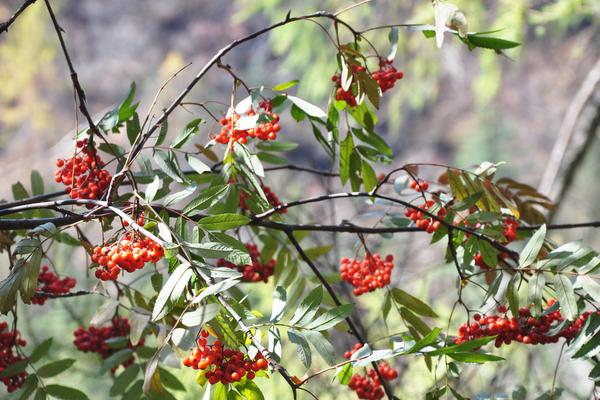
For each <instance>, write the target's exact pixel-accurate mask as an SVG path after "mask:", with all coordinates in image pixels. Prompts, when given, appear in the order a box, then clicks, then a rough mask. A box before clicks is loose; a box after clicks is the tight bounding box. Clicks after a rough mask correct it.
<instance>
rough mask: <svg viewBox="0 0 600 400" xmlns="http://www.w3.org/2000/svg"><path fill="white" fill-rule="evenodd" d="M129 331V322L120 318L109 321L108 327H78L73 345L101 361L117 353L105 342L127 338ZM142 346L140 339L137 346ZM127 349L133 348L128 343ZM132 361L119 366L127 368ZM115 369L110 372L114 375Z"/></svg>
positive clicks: (126, 361) (131, 359)
mask: <svg viewBox="0 0 600 400" xmlns="http://www.w3.org/2000/svg"><path fill="white" fill-rule="evenodd" d="M130 330H131V326H130V325H129V320H128V319H127V318H121V317H119V316H117V317H114V318H113V319H112V320H111V323H110V325H106V326H102V327H95V326H90V327H89V328H87V329H84V328H83V327H79V328H78V329H77V330H76V331H75V332H74V333H73V334H74V335H75V340H74V342H73V343H74V344H75V347H77V349H78V350H79V351H83V352H84V353H98V354H100V356H101V357H102V358H103V359H105V358H108V357H110V356H111V355H112V354H113V353H115V352H116V351H118V349H111V348H110V346H109V344H108V343H107V340H108V339H111V338H117V337H128V336H129V332H130ZM143 345H144V340H143V339H142V340H140V342H139V343H138V344H137V346H143ZM129 347H131V348H133V347H134V346H132V345H131V343H129ZM134 361H135V360H134V358H133V356H132V357H131V358H129V359H127V360H125V361H123V363H122V364H121V365H123V367H124V368H127V367H128V366H130V365H131V364H133V362H134ZM116 369H117V367H115V368H113V369H112V372H113V373H114V371H115V370H116Z"/></svg>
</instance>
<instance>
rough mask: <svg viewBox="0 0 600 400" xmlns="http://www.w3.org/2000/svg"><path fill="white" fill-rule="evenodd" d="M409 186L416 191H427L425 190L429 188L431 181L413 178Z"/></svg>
mask: <svg viewBox="0 0 600 400" xmlns="http://www.w3.org/2000/svg"><path fill="white" fill-rule="evenodd" d="M409 186H410V188H411V189H413V190H414V191H415V192H425V191H427V189H429V182H427V181H421V182H418V181H416V180H414V179H413V180H411V181H410V184H409Z"/></svg>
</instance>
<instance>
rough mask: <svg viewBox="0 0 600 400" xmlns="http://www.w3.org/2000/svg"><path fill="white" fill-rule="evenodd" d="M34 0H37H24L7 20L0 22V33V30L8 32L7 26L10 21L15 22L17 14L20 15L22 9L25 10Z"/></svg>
mask: <svg viewBox="0 0 600 400" xmlns="http://www.w3.org/2000/svg"><path fill="white" fill-rule="evenodd" d="M36 1H37V0H26V1H25V2H24V3H23V4H22V5H21V7H19V9H18V10H17V11H15V13H14V14H13V15H12V17H10V18H9V19H8V21H6V22H2V23H0V35H1V34H2V32H8V27H9V26H11V25H12V23H13V22H15V21H16V19H17V18H19V15H21V13H22V12H23V11H25V10H26V9H27V7H29V6H30V5H32V4H33V3H35V2H36Z"/></svg>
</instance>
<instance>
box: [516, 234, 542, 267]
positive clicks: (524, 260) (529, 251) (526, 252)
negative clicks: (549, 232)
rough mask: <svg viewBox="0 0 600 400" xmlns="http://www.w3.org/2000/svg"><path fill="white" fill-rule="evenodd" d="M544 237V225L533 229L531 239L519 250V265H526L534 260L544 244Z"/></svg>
mask: <svg viewBox="0 0 600 400" xmlns="http://www.w3.org/2000/svg"><path fill="white" fill-rule="evenodd" d="M545 238H546V225H545V224H544V225H542V226H541V227H540V229H538V230H537V231H535V233H534V234H533V236H531V239H529V241H528V242H527V244H526V245H525V248H524V249H523V251H522V252H521V255H520V256H519V267H521V268H524V267H527V266H529V265H531V264H533V262H534V261H535V259H536V258H537V255H538V253H539V252H540V249H541V248H542V246H543V244H544V239H545Z"/></svg>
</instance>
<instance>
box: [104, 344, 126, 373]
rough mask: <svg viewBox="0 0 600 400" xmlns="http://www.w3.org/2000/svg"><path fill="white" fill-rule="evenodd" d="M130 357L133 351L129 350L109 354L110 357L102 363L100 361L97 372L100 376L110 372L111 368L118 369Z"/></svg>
mask: <svg viewBox="0 0 600 400" xmlns="http://www.w3.org/2000/svg"><path fill="white" fill-rule="evenodd" d="M132 355H133V349H130V348H126V349H121V350H119V351H117V352H115V353H113V354H111V355H110V356H108V357H107V358H105V359H104V361H102V366H101V367H100V371H99V373H100V375H102V374H104V373H105V372H108V371H110V370H111V369H112V368H115V367H118V366H119V365H121V364H122V363H123V362H125V361H127V360H129V359H130V358H131V356H132Z"/></svg>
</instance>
